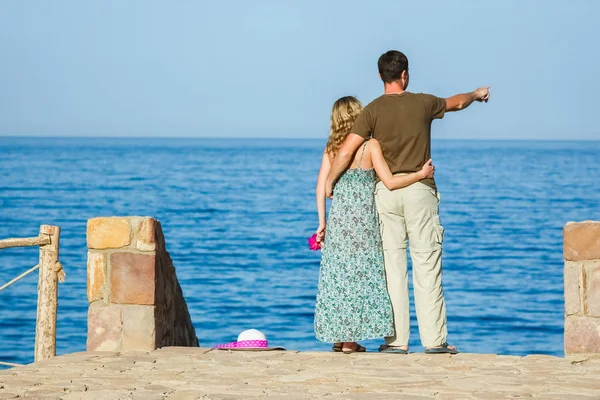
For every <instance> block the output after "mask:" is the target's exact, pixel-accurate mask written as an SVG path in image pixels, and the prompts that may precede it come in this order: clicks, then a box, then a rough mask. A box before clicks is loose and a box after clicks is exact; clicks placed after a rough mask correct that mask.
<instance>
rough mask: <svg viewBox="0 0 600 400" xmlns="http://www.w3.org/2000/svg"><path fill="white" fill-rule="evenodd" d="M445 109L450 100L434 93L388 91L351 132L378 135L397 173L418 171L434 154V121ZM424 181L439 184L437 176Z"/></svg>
mask: <svg viewBox="0 0 600 400" xmlns="http://www.w3.org/2000/svg"><path fill="white" fill-rule="evenodd" d="M445 111H446V100H444V99H442V98H439V97H436V96H433V95H430V94H424V93H410V92H402V93H399V94H384V95H383V96H381V97H379V98H377V99H375V100H373V101H372V102H371V103H370V104H369V105H367V106H366V107H365V108H364V110H363V111H362V112H361V113H360V115H359V116H358V118H357V119H356V121H355V122H354V127H353V128H352V131H351V132H352V133H355V134H357V135H360V136H362V137H363V138H365V139H369V138H370V137H373V138H374V139H377V140H378V141H379V143H380V144H381V148H382V150H383V156H384V157H385V160H386V161H387V163H388V165H389V166H390V170H391V171H392V173H393V174H395V173H400V172H403V173H409V172H417V171H420V170H421V168H422V167H423V164H425V163H426V162H427V160H429V159H430V158H431V122H432V121H433V120H434V119H437V118H443V117H444V113H445ZM422 182H423V183H425V184H427V185H429V186H432V187H434V188H435V182H434V181H433V179H425V180H423V181H422Z"/></svg>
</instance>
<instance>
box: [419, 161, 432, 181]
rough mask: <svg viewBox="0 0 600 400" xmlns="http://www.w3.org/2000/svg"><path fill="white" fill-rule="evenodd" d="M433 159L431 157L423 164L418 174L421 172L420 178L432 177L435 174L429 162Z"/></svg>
mask: <svg viewBox="0 0 600 400" xmlns="http://www.w3.org/2000/svg"><path fill="white" fill-rule="evenodd" d="M432 162H433V161H432V160H431V158H430V159H429V161H427V162H426V163H425V165H423V168H421V171H419V174H421V179H433V175H434V174H435V167H434V166H433V165H432V164H431V163H432Z"/></svg>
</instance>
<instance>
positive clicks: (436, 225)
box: [375, 182, 448, 347]
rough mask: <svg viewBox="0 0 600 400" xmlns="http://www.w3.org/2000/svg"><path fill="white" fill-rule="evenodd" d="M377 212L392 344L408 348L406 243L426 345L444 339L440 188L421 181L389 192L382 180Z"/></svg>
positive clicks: (378, 187)
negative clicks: (394, 331)
mask: <svg viewBox="0 0 600 400" xmlns="http://www.w3.org/2000/svg"><path fill="white" fill-rule="evenodd" d="M375 201H376V203H377V210H378V212H379V222H380V228H381V236H382V239H383V252H384V255H385V272H386V279H387V289H388V292H389V294H390V299H391V302H392V309H393V313H394V327H395V329H396V333H395V335H394V336H390V337H386V338H385V341H386V344H388V345H390V346H406V345H408V339H409V336H410V311H409V304H410V303H409V298H408V260H407V257H406V247H407V242H408V243H410V255H411V258H412V268H413V289H414V295H415V308H416V311H417V321H418V324H419V335H420V337H421V344H422V345H423V346H424V347H435V346H439V345H441V344H442V343H445V342H446V337H447V336H448V331H447V328H446V304H445V302H444V293H443V290H442V240H443V237H444V228H442V225H441V223H440V217H439V213H438V211H439V194H438V192H437V190H436V189H432V188H430V187H429V186H427V185H425V184H423V183H421V182H417V183H415V184H413V185H410V186H407V187H405V188H402V189H398V190H394V191H389V190H388V189H387V188H386V187H385V186H384V185H383V183H382V182H379V183H378V184H377V186H376V189H375Z"/></svg>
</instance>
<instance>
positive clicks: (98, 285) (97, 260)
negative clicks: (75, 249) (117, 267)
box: [87, 251, 106, 303]
mask: <svg viewBox="0 0 600 400" xmlns="http://www.w3.org/2000/svg"><path fill="white" fill-rule="evenodd" d="M105 288H106V256H105V255H104V254H102V253H97V252H95V251H90V252H88V262H87V296H88V301H89V302H90V303H93V302H94V301H96V300H99V299H102V298H103V297H104V290H105Z"/></svg>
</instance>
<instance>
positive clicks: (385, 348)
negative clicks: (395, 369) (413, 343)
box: [379, 344, 408, 354]
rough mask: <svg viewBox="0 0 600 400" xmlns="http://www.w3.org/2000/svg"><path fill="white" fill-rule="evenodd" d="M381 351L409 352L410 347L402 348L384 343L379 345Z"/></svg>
mask: <svg viewBox="0 0 600 400" xmlns="http://www.w3.org/2000/svg"><path fill="white" fill-rule="evenodd" d="M379 352H380V353H392V354H408V349H402V348H400V347H398V346H388V345H387V344H382V345H381V346H379Z"/></svg>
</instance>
